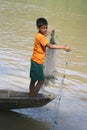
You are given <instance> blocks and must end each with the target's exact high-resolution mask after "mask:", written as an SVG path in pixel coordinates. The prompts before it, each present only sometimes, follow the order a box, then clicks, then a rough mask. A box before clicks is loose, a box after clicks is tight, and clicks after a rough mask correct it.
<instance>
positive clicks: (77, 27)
mask: <svg viewBox="0 0 87 130" xmlns="http://www.w3.org/2000/svg"><path fill="white" fill-rule="evenodd" d="M38 17H46V18H47V20H48V22H49V27H51V28H54V29H55V33H56V34H55V35H56V36H55V40H56V43H57V44H66V45H69V46H70V47H71V48H72V52H70V53H68V54H67V53H66V52H64V51H57V53H56V56H55V61H56V76H57V78H56V79H55V80H54V81H53V82H51V81H50V82H49V85H48V87H46V90H48V91H52V92H53V93H56V94H59V92H60V88H61V80H62V78H63V75H64V73H65V75H66V78H65V80H64V83H65V85H64V89H63V95H62V98H63V101H62V102H61V105H60V113H59V118H58V121H59V122H58V124H59V126H60V127H58V126H57V129H60V130H61V129H62V130H65V126H64V125H66V126H67V122H69V124H70V126H72V127H71V128H72V129H73V130H78V129H79V130H85V128H86V126H87V125H86V123H85V122H86V121H87V110H86V109H87V69H86V68H87V36H86V35H87V1H86V0H67V1H66V0H63V1H61V0H58V1H53V0H44V1H39V0H32V1H31V0H11V1H10V0H4V1H2V0H0V89H14V90H19V91H28V85H29V77H28V75H29V68H30V58H31V55H32V48H33V41H34V36H35V33H36V32H37V29H36V27H35V20H36V19H37V18H38ZM48 38H49V37H48ZM66 62H68V65H67V66H66ZM53 104H55V102H53V103H52V104H51V105H50V106H51V107H50V109H51V110H49V112H50V113H49V112H48V111H47V112H46V109H49V105H48V107H47V106H46V107H44V108H43V109H42V108H41V109H34V110H33V109H29V110H23V111H22V113H24V114H25V113H26V115H30V116H31V117H32V118H34V117H36V119H37V118H40V116H38V114H39V115H40V114H41V113H39V110H40V112H42V115H41V118H40V119H42V118H43V119H44V120H45V121H46V119H47V121H48V122H49V120H50V121H51V122H52V119H53V118H52V117H51V116H52V115H53V114H54V112H55V110H54V109H53V108H54V106H53V108H52V105H53ZM77 104H79V105H77ZM27 111H29V113H28V112H27ZM72 111H73V119H72V117H71V118H70V115H71V112H72ZM62 113H63V114H62ZM9 114H10V113H9ZM46 115H48V117H46V118H45V116H46ZM54 115H55V114H54ZM75 115H76V116H75ZM12 116H14V114H12ZM16 116H17V115H16ZM67 116H68V118H67ZM77 118H78V121H77ZM23 119H25V120H26V118H23ZM81 119H82V120H81ZM65 120H67V122H66V121H65ZM75 121H76V122H77V125H76V124H75ZM81 121H82V122H81ZM80 122H81V126H83V129H82V127H80V126H78V124H79V125H80ZM26 123H27V121H26ZM62 124H63V125H62ZM69 128H70V127H69ZM69 128H67V127H66V130H68V129H69ZM21 129H22V128H21ZM69 130H70V129H69Z"/></svg>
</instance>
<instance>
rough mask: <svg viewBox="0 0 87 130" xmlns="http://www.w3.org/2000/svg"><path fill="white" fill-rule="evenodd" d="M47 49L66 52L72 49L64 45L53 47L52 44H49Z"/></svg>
mask: <svg viewBox="0 0 87 130" xmlns="http://www.w3.org/2000/svg"><path fill="white" fill-rule="evenodd" d="M47 47H48V48H50V49H64V50H65V51H67V52H69V51H71V49H70V48H69V47H68V46H63V45H56V44H55V45H53V44H51V43H48V44H47Z"/></svg>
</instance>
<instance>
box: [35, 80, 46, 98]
mask: <svg viewBox="0 0 87 130" xmlns="http://www.w3.org/2000/svg"><path fill="white" fill-rule="evenodd" d="M43 83H44V80H38V82H37V84H36V86H35V88H34V94H35V96H37V94H38V92H39V90H40V88H41V87H42V85H43Z"/></svg>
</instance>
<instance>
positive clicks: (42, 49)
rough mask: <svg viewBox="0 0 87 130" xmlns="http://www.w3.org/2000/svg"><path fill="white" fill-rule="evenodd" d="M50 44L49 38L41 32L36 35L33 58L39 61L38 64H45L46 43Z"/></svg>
mask: <svg viewBox="0 0 87 130" xmlns="http://www.w3.org/2000/svg"><path fill="white" fill-rule="evenodd" d="M47 44H48V40H47V39H46V37H45V36H44V35H42V34H41V33H37V35H36V37H35V43H34V49H33V55H32V58H31V59H32V60H33V61H35V62H37V63H38V64H43V63H44V60H45V56H46V45H47Z"/></svg>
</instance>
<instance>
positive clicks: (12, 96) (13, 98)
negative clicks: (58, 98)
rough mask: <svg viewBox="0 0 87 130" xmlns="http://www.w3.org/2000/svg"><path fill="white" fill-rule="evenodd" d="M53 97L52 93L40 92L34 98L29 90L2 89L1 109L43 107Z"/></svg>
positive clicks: (0, 95)
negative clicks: (30, 95)
mask: <svg viewBox="0 0 87 130" xmlns="http://www.w3.org/2000/svg"><path fill="white" fill-rule="evenodd" d="M53 99H55V96H54V95H52V94H46V95H45V94H38V96H37V97H34V98H32V97H29V93H27V92H20V91H8V90H0V110H9V109H19V108H32V107H41V106H44V105H46V104H48V103H49V102H51V101H52V100H53Z"/></svg>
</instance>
